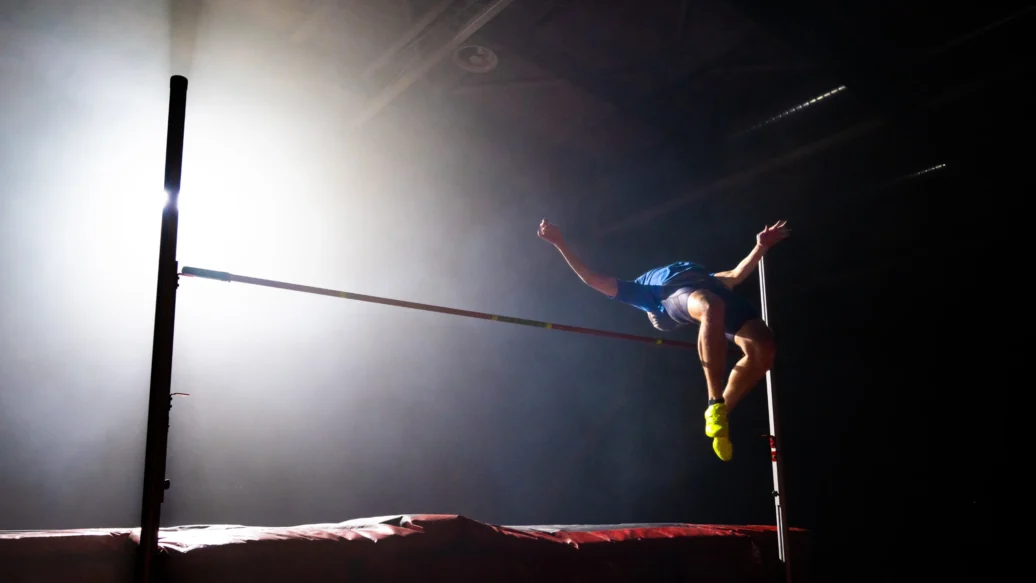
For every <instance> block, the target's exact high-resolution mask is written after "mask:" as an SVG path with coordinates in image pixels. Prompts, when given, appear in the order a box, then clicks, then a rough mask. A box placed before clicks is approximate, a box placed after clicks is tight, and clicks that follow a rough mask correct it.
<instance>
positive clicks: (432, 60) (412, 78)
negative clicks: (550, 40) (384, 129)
mask: <svg viewBox="0 0 1036 583" xmlns="http://www.w3.org/2000/svg"><path fill="white" fill-rule="evenodd" d="M513 1H514V0H493V1H492V2H491V3H490V4H489V5H488V6H486V7H485V8H484V9H483V10H482V11H481V12H479V13H478V15H476V16H475V17H474V18H472V19H471V20H469V21H468V22H467V23H466V24H465V25H464V26H463V27H461V29H460V30H458V31H456V32H455V33H453V35H452V36H451V37H450V39H449V40H447V41H446V42H445V43H443V44H442V45H441V46H440V47H439V48H438V49H436V50H434V51H430V52H429V53H428V54H427V55H426V56H425V57H424V58H422V59H421V60H420V61H419V62H418V63H417V64H416V65H414V66H412V67H410V68H409V69H407V70H406V71H405V72H404V73H403V74H402V75H400V76H399V77H398V78H397V79H396V80H395V81H394V82H392V83H390V84H389V85H388V86H387V87H385V88H384V89H382V91H381V92H379V93H378V94H377V95H375V96H374V97H373V98H371V99H370V100H369V101H368V102H367V104H366V105H365V106H364V107H363V108H362V109H361V110H360V112H359V114H358V115H357V116H356V117H355V118H353V127H354V128H355V127H358V126H361V125H363V124H364V123H366V122H367V121H368V120H370V119H371V118H373V117H374V116H376V115H377V114H378V113H380V112H381V110H382V109H384V108H385V107H386V106H388V104H389V103H391V102H392V101H393V100H395V99H396V98H397V97H399V96H400V95H402V94H403V93H404V92H405V91H406V90H407V89H409V88H410V86H411V85H413V84H414V83H415V82H416V81H417V80H418V79H420V78H422V77H424V76H425V75H426V74H427V73H428V71H430V70H431V69H432V67H434V66H435V65H437V64H438V63H439V62H440V61H442V60H443V59H444V58H446V57H447V56H448V55H450V54H451V53H453V51H455V50H456V49H457V47H459V46H460V45H461V44H462V43H464V41H466V40H468V38H470V37H471V35H473V34H475V33H476V32H478V30H479V29H480V28H482V27H483V26H485V25H486V24H487V23H489V22H490V21H491V20H493V19H494V18H496V17H497V15H499V14H500V13H501V12H503V11H504V9H505V8H507V7H508V6H510V5H511V2H513Z"/></svg>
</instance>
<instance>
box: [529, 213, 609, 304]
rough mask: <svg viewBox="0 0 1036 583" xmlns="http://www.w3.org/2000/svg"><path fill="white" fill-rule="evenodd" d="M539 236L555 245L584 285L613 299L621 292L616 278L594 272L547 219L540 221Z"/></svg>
mask: <svg viewBox="0 0 1036 583" xmlns="http://www.w3.org/2000/svg"><path fill="white" fill-rule="evenodd" d="M537 234H538V235H539V236H540V238H541V239H543V240H544V241H547V242H548V243H550V244H552V245H554V247H556V248H557V250H558V251H559V252H560V253H561V256H562V257H564V258H565V261H567V262H568V266H569V267H571V268H572V271H574V272H575V273H576V275H578V276H579V279H581V280H583V283H585V284H586V285H588V286H590V287H592V288H594V289H595V290H597V291H599V292H601V293H602V294H604V295H606V296H608V297H610V298H613V297H615V294H616V293H618V291H619V284H618V282H617V281H616V280H615V278H614V277H611V276H610V275H601V274H599V273H596V272H594V271H592V270H591V269H590V268H589V267H587V266H586V264H585V263H583V261H582V260H581V259H579V256H577V255H576V254H575V252H574V251H572V249H571V248H570V247H569V246H568V243H566V242H565V237H564V236H563V235H562V234H561V229H559V228H557V226H555V225H552V224H550V222H549V221H548V220H547V219H543V220H542V221H540V228H539V231H538V232H537Z"/></svg>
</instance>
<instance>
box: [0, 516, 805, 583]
mask: <svg viewBox="0 0 1036 583" xmlns="http://www.w3.org/2000/svg"><path fill="white" fill-rule="evenodd" d="M137 536H138V531H137V530H131V529H90V530H66V531H33V532H0V581H3V582H4V583H23V582H25V583H28V582H30V581H31V582H33V583H51V582H59V581H61V582H65V581H75V582H76V583H109V582H110V583H116V582H117V583H129V582H131V581H132V573H133V559H134V554H135V551H136V545H137V540H138V539H137ZM159 541H160V542H159V546H160V548H161V556H160V568H161V573H162V576H163V577H162V583H180V582H184V583H186V582H191V583H210V582H211V583H217V582H219V583H230V582H240V583H251V582H255V583H259V582H263V583H274V582H276V583H289V582H290V583H308V582H313V583H316V582H327V581H349V582H351V581H393V582H396V581H415V582H416V581H422V582H428V581H493V582H503V581H536V582H543V581H564V582H566V583H574V582H591V581H592V582H601V581H703V582H719V581H729V582H734V581H737V582H755V581H767V582H771V581H778V580H782V574H783V573H782V568H781V565H780V563H779V562H778V560H777V534H776V531H775V529H774V527H772V526H702V525H692V524H620V525H607V526H560V525H559V526H510V527H505V526H495V525H491V524H483V523H480V522H476V521H473V520H470V519H467V518H464V517H461V516H454V515H429V514H418V515H397V516H384V517H377V518H367V519H358V520H349V521H346V522H340V523H334V524H312V525H305V526H294V527H254V526H233V525H211V526H181V527H176V528H167V529H162V531H161V533H160V536H159ZM790 542H791V549H790V550H791V552H792V555H791V557H792V561H793V563H792V564H793V566H794V575H795V577H794V578H795V581H796V583H804V582H805V581H807V580H808V578H809V577H808V561H809V558H808V548H807V542H808V541H807V540H806V533H805V532H803V531H800V530H793V531H792V532H791V535H790Z"/></svg>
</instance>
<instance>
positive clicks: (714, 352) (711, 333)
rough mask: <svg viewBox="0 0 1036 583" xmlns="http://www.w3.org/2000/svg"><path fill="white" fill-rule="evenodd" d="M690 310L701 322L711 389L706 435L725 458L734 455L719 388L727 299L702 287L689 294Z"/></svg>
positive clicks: (702, 350)
mask: <svg viewBox="0 0 1036 583" xmlns="http://www.w3.org/2000/svg"><path fill="white" fill-rule="evenodd" d="M687 313H688V314H689V315H690V316H691V317H692V318H694V319H695V320H697V321H698V323H699V324H700V325H701V327H700V329H699V330H698V354H699V356H700V357H701V364H702V367H704V369H705V379H706V383H707V385H708V389H709V407H708V409H706V410H705V435H707V436H708V437H711V438H712V450H713V451H714V452H716V456H718V457H719V459H721V460H723V461H730V460H731V459H732V458H733V457H734V446H733V444H731V443H730V429H729V426H728V424H727V408H726V405H725V404H724V403H723V393H722V390H721V389H720V388H719V387H720V383H722V382H723V373H724V372H725V368H726V357H727V336H726V329H725V326H724V323H725V318H726V303H725V302H724V301H723V298H721V297H720V296H718V295H716V293H715V292H712V291H709V290H704V289H699V290H696V291H695V292H694V293H692V294H690V295H689V296H688V297H687Z"/></svg>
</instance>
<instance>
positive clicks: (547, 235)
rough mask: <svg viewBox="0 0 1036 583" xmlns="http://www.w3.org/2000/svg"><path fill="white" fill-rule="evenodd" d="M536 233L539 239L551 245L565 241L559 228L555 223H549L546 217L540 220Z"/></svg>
mask: <svg viewBox="0 0 1036 583" xmlns="http://www.w3.org/2000/svg"><path fill="white" fill-rule="evenodd" d="M536 234H537V235H539V236H540V239H543V240H544V241H547V242H548V243H551V244H553V245H560V244H562V243H564V242H565V237H564V236H563V235H562V234H561V229H559V228H557V226H556V225H552V224H550V221H548V220H547V219H543V220H542V221H540V228H539V230H538V231H537V232H536Z"/></svg>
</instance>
